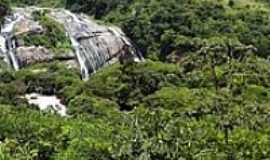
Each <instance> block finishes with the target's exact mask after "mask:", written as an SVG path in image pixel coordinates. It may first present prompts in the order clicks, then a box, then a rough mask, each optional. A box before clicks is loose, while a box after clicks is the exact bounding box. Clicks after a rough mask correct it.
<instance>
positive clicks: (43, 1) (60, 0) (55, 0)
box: [9, 0, 66, 8]
mask: <svg viewBox="0 0 270 160" xmlns="http://www.w3.org/2000/svg"><path fill="white" fill-rule="evenodd" d="M9 1H10V2H11V4H12V5H14V6H18V7H26V6H40V7H51V8H57V7H62V8H64V7H65V2H66V0H9Z"/></svg>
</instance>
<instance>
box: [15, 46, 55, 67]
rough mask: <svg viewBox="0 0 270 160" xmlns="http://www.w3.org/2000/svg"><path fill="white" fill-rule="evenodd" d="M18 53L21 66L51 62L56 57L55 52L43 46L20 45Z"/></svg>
mask: <svg viewBox="0 0 270 160" xmlns="http://www.w3.org/2000/svg"><path fill="white" fill-rule="evenodd" d="M16 53H17V57H18V61H19V62H20V65H21V66H27V65H31V64H36V63H41V62H49V61H52V60H53V58H54V56H53V54H52V53H50V52H49V50H47V49H46V48H43V47H35V46H33V47H19V48H17V51H16Z"/></svg>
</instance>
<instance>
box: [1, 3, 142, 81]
mask: <svg viewBox="0 0 270 160" xmlns="http://www.w3.org/2000/svg"><path fill="white" fill-rule="evenodd" d="M42 10H46V11H47V13H46V14H47V16H48V17H50V18H52V19H53V20H55V21H56V22H58V23H60V24H62V25H63V27H64V29H65V31H66V34H67V36H68V37H69V38H70V41H71V45H72V46H73V53H71V54H72V55H73V56H74V57H76V58H74V59H72V60H73V62H74V60H75V63H76V62H77V64H78V65H79V67H80V72H81V76H82V78H83V79H84V80H87V79H89V77H90V75H91V74H93V73H95V72H96V71H97V70H99V69H100V68H102V67H104V66H106V65H108V64H112V63H114V62H116V61H117V60H118V59H119V58H120V57H122V55H126V57H128V59H131V60H133V61H142V60H143V57H142V56H141V54H140V52H138V50H137V49H136V47H134V44H132V42H131V41H130V39H129V38H127V37H126V36H125V34H124V33H123V32H122V31H121V29H119V28H117V27H109V26H106V25H101V24H97V23H96V22H95V21H94V20H91V19H90V18H89V17H88V16H86V15H83V14H75V13H72V12H70V11H67V10H64V9H46V8H36V7H30V8H16V9H13V11H14V14H13V15H11V16H7V17H5V22H4V25H3V26H2V30H1V32H0V58H1V59H2V58H3V60H4V61H5V62H7V63H8V64H9V65H10V66H12V67H13V68H14V69H15V70H18V69H19V68H20V66H19V63H18V59H23V58H28V57H27V56H29V55H30V56H29V58H30V59H31V58H32V57H33V56H32V57H31V55H35V53H32V52H33V51H25V53H24V52H23V51H21V52H17V53H16V47H18V46H16V41H15V35H14V33H13V31H14V27H15V25H17V27H19V31H18V33H19V34H22V33H24V32H25V33H28V32H31V29H33V31H34V30H35V22H34V20H33V19H34V18H33V15H32V13H33V12H34V11H42ZM22 19H23V20H24V21H21V20H22ZM19 21H21V22H22V23H18V22H19ZM37 23H38V22H37ZM20 29H21V30H20ZM34 34H39V33H36V32H34ZM21 42H22V41H21V40H19V41H18V44H19V45H20V47H22V48H23V47H24V46H23V42H22V43H21ZM32 47H34V48H35V47H36V48H37V47H39V46H32ZM26 48H27V47H26ZM26 52H27V54H29V55H26ZM51 54H54V53H51ZM24 56H25V57H24ZM17 57H18V59H17ZM32 59H33V62H35V59H34V58H32ZM32 59H31V60H32ZM20 62H21V61H20ZM38 63H39V62H38Z"/></svg>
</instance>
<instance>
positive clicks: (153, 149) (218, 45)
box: [0, 0, 270, 160]
mask: <svg viewBox="0 0 270 160" xmlns="http://www.w3.org/2000/svg"><path fill="white" fill-rule="evenodd" d="M0 2H2V1H0ZM4 4H6V3H4ZM11 5H17V6H25V5H40V6H47V7H55V6H56V7H66V8H68V9H71V10H73V11H75V12H85V13H86V14H89V15H91V16H93V17H95V18H96V19H99V20H102V21H104V22H105V23H113V24H116V25H119V26H121V27H122V29H123V30H124V31H125V33H126V34H127V35H128V36H129V37H130V38H131V39H132V40H133V41H134V43H135V44H136V45H137V46H138V48H139V49H140V50H141V51H142V52H143V53H144V55H145V57H146V61H145V62H142V63H128V64H114V65H112V66H108V67H106V68H104V69H102V70H100V71H98V72H97V73H96V74H94V75H92V76H91V77H90V79H89V80H88V81H82V80H81V77H80V73H79V71H77V70H75V69H74V70H72V69H67V68H66V67H65V66H64V65H62V64H60V63H58V62H53V63H44V64H37V65H33V66H28V67H26V68H23V69H21V70H20V71H18V72H14V71H12V70H10V69H7V67H5V65H2V63H0V64H1V65H0V66H1V68H0V104H1V105H0V160H15V159H16V160H49V159H55V160H66V159H70V160H96V159H101V160H178V159H213V160H216V159H229V160H234V159H235V160H236V159H237V160H238V159H239V160H240V159H243V160H248V159H250V160H254V159H269V158H270V156H269V155H270V143H269V139H270V123H269V121H270V83H269V80H270V70H269V68H270V63H269V59H268V57H269V54H270V49H269V46H270V39H269V34H270V18H269V14H270V6H269V5H270V3H269V2H268V1H267V0H235V1H234V0H219V1H216V0H205V1H201V0H170V1H164V0H159V1H157V0H113V1H110V0H109V1H108V0H107V1H105V0H95V1H94V0H84V1H81V0H76V1H72V0H70V1H66V2H63V1H60V0H58V1H56V0H54V1H45V0H44V1H43V0H33V1H21V0H20V1H17V0H11ZM0 6H1V3H0ZM42 19H43V18H42ZM45 19H46V18H45ZM46 22H47V21H46ZM36 70H38V71H39V72H34V71H36ZM31 92H39V93H42V94H45V95H46V94H47V95H51V94H56V95H57V96H58V97H60V98H61V99H62V101H63V102H64V104H65V105H67V107H68V110H69V115H70V116H69V117H60V116H58V115H57V114H51V113H47V112H42V111H39V110H37V109H36V107H35V106H29V104H27V102H26V101H25V100H24V99H22V98H20V97H21V95H24V94H26V93H31Z"/></svg>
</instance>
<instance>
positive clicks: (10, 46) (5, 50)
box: [0, 14, 21, 70]
mask: <svg viewBox="0 0 270 160" xmlns="http://www.w3.org/2000/svg"><path fill="white" fill-rule="evenodd" d="M20 20H21V16H20V15H17V14H14V15H12V16H9V17H6V18H5V22H4V25H3V26H2V28H1V32H0V49H1V52H2V54H4V57H5V58H4V60H5V61H6V62H8V63H9V64H10V65H12V67H13V68H14V69H15V70H19V68H20V66H19V63H18V61H17V58H16V56H15V49H16V43H15V40H13V39H12V37H13V33H12V32H13V29H14V26H15V24H16V23H17V22H19V21H20Z"/></svg>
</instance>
